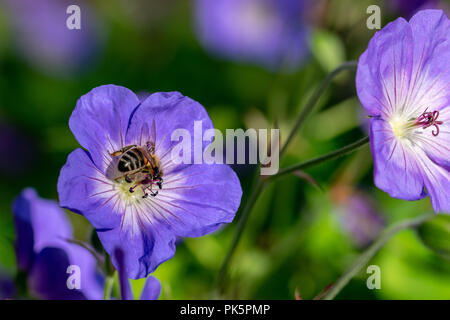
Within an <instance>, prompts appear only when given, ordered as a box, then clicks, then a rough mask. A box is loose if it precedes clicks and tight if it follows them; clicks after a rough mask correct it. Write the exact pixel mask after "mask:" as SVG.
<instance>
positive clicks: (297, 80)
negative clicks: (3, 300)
mask: <svg viewBox="0 0 450 320" xmlns="http://www.w3.org/2000/svg"><path fill="white" fill-rule="evenodd" d="M314 2H315V5H314V9H311V12H309V13H308V14H307V16H308V24H309V28H310V33H311V35H310V40H309V45H310V54H309V57H308V58H307V60H306V61H305V64H304V65H303V66H302V67H301V68H299V69H298V70H297V71H295V72H293V73H288V74H285V73H276V72H269V71H266V70H265V69H263V68H261V67H258V66H254V65H247V64H238V63H234V62H232V61H227V60H225V59H220V58H216V57H214V56H211V55H209V54H208V53H207V52H206V51H205V50H204V49H203V48H202V46H201V45H200V44H199V41H198V40H197V37H196V35H195V32H194V27H193V26H194V21H193V5H194V2H192V1H187V0H170V1H167V0H150V1H144V0H141V1H125V0H123V1H119V0H115V1H112V0H108V1H90V2H89V4H90V7H91V10H93V12H95V14H96V19H98V23H99V25H100V26H99V28H100V30H101V32H100V33H99V34H100V35H99V37H101V46H100V48H99V49H98V52H97V56H96V58H95V59H93V61H92V63H90V64H89V65H88V66H87V67H85V68H84V70H82V71H80V72H74V73H72V74H70V75H67V74H64V75H61V74H55V73H49V72H45V70H44V71H43V70H42V68H39V66H36V65H33V63H30V62H29V60H27V59H25V58H24V56H23V55H22V54H20V53H19V51H18V49H17V46H16V45H15V43H16V41H15V40H17V38H16V37H18V35H17V34H15V33H14V29H13V28H12V27H11V19H13V17H12V16H11V15H9V14H8V11H7V10H5V9H4V7H2V8H1V9H0V10H1V11H0V72H1V76H0V123H1V124H4V125H7V126H8V128H13V129H12V130H14V134H13V137H14V138H17V139H19V142H18V143H20V144H22V145H25V149H26V150H25V151H24V153H23V155H24V156H23V159H22V161H20V163H19V167H18V168H15V169H14V170H9V167H8V166H10V165H11V164H8V165H6V168H5V167H3V168H1V169H0V179H1V183H0V270H3V272H6V273H9V274H14V272H15V255H14V248H13V243H14V237H15V235H14V226H13V222H12V215H11V203H12V201H13V199H14V197H15V196H16V195H17V194H18V193H19V192H20V191H21V190H22V189H23V188H25V187H27V186H31V187H34V188H36V190H37V191H38V193H39V194H40V196H42V197H45V198H50V199H57V197H58V195H57V192H56V182H57V179H58V175H59V170H60V168H61V167H62V165H63V164H64V163H65V161H66V157H67V155H68V154H69V153H70V152H71V151H72V150H73V149H75V148H77V147H79V145H78V143H77V141H76V140H75V138H74V137H73V135H72V133H71V132H70V130H69V127H68V119H69V116H70V114H71V112H72V110H73V108H74V107H75V104H76V101H77V99H78V98H79V97H80V96H81V95H83V94H85V93H87V92H88V91H90V90H91V89H92V88H94V87H96V86H99V85H103V84H109V83H112V84H116V85H121V86H125V87H127V88H129V89H131V90H133V91H134V92H136V93H140V92H143V93H144V92H157V91H180V92H181V93H183V94H184V95H186V96H189V97H191V98H192V99H194V100H197V101H199V102H200V103H201V104H202V105H203V106H205V108H206V109H207V111H208V113H209V115H210V117H211V118H212V120H213V123H214V125H215V127H216V128H218V129H220V130H225V129H226V128H271V127H274V126H275V125H278V126H279V128H280V129H281V137H282V139H283V138H286V136H287V134H288V133H289V130H290V128H291V127H292V125H293V122H294V120H295V117H296V116H297V115H298V114H299V111H300V110H301V108H302V107H303V106H304V103H305V102H306V100H307V98H308V97H309V96H310V95H311V93H312V91H313V90H314V89H315V88H316V87H317V85H318V84H319V82H320V81H321V79H323V78H324V76H325V75H326V74H327V73H328V72H329V71H331V70H332V69H333V68H335V67H337V66H338V65H339V64H341V63H342V62H344V61H348V60H357V59H358V57H359V55H361V53H362V52H363V51H364V50H365V48H366V47H367V43H368V41H369V40H370V38H371V37H372V36H373V34H374V33H375V31H376V30H369V29H367V27H366V19H367V17H368V14H366V8H367V7H368V6H369V5H371V4H378V5H379V6H380V7H381V8H382V15H381V18H382V25H383V26H384V25H385V24H386V23H388V22H389V21H392V20H394V19H395V18H396V17H398V16H399V13H398V12H395V10H391V9H390V7H389V6H388V5H387V4H386V1H374V0H370V1H365V0H363V1H349V0H330V1H325V0H323V1H322V0H320V1H314ZM0 3H1V5H2V6H3V3H2V2H0ZM439 5H441V6H446V5H448V2H447V3H443V2H441V3H440V4H439ZM81 8H82V10H83V6H81ZM319 104H320V106H319V111H318V112H316V113H315V114H313V115H312V116H311V117H310V118H309V119H308V121H307V124H306V125H305V127H304V128H303V129H302V131H301V132H300V133H299V134H297V135H296V137H295V140H294V141H293V143H292V145H291V147H290V148H289V151H288V153H287V155H286V157H285V158H284V159H283V160H282V162H281V167H283V166H286V165H288V164H293V163H297V162H300V161H302V160H305V159H308V158H310V157H313V156H315V155H319V154H322V153H325V152H328V151H331V150H334V149H337V148H339V147H341V146H344V145H345V144H348V143H351V142H353V141H355V140H357V139H358V138H360V137H362V136H363V134H365V133H364V128H363V127H362V126H361V123H363V122H364V114H363V112H362V107H361V106H360V104H359V102H358V99H357V97H356V92H355V85H354V73H353V72H347V73H345V74H343V75H342V76H339V77H338V78H337V79H336V80H335V81H334V82H333V83H332V85H331V87H330V88H329V90H327V91H326V94H324V96H323V97H322V98H321V100H320V103H319ZM14 138H11V139H12V140H11V141H10V143H15V142H14ZM0 152H1V157H2V158H4V157H8V156H9V154H10V153H9V152H10V149H6V150H5V149H3V150H0ZM236 170H237V172H238V174H239V177H240V180H241V183H242V187H243V189H244V196H243V201H245V200H246V197H247V196H248V194H249V188H250V187H251V182H252V180H253V172H252V168H247V167H238V168H236ZM307 173H308V174H309V175H310V176H312V177H313V178H314V180H315V181H316V182H317V183H318V184H319V185H320V187H321V189H322V190H321V189H319V188H316V187H314V186H313V185H312V184H311V183H308V182H307V181H305V180H304V179H300V178H299V177H296V176H287V177H285V178H282V179H280V180H278V181H276V182H275V183H274V184H272V185H271V186H270V187H269V188H267V190H265V192H264V193H263V194H262V196H261V197H260V199H259V201H258V202H257V204H256V206H255V208H254V210H253V212H252V215H251V217H250V220H249V221H248V224H247V228H246V230H245V233H244V237H243V239H242V240H241V242H240V244H239V247H238V249H237V251H236V254H235V256H234V259H233V261H232V264H231V266H230V277H229V279H228V280H227V283H226V291H225V293H224V294H223V295H219V294H218V293H217V291H216V290H215V280H216V276H217V273H218V270H219V267H220V264H221V262H222V261H223V258H224V256H225V253H226V251H227V249H228V248H229V245H230V243H231V238H232V236H233V233H234V232H235V229H236V222H237V219H238V217H237V218H236V219H235V221H234V222H233V223H232V224H230V225H228V226H225V227H224V228H223V229H222V230H220V231H219V232H217V233H215V234H212V235H208V236H205V237H202V238H196V239H184V240H183V241H181V242H180V243H179V245H178V247H177V251H176V254H175V257H174V258H173V259H171V260H169V261H168V262H166V263H164V264H162V265H161V266H160V267H159V268H158V269H157V270H156V272H155V273H154V275H155V276H156V277H157V278H159V279H160V281H161V283H162V288H163V289H162V290H163V292H162V295H161V299H208V298H232V299H234V298H243V299H294V292H295V289H296V288H298V291H299V292H300V295H301V296H302V298H304V299H312V298H313V297H314V296H316V295H317V294H319V293H320V292H321V291H322V290H323V288H325V287H326V286H327V285H328V284H330V283H332V282H333V281H335V280H336V279H337V278H338V277H339V276H340V275H341V274H342V273H343V272H344V271H345V270H346V268H347V267H348V266H349V265H350V264H351V263H352V262H353V261H354V259H355V258H356V257H357V255H358V254H359V253H360V252H362V250H364V248H365V247H366V246H367V244H368V243H369V242H370V241H369V242H366V243H363V244H361V243H360V242H358V239H357V237H355V235H354V234H353V233H352V232H350V231H349V230H348V229H346V228H345V222H344V221H346V220H345V219H356V221H361V219H362V220H363V221H362V222H361V223H360V224H361V225H364V224H369V226H371V224H372V223H373V222H371V220H370V218H367V217H366V218H365V217H359V218H358V214H359V212H356V213H355V212H354V210H353V211H352V209H351V208H349V206H348V205H346V203H347V202H346V201H345V200H346V199H347V198H348V197H349V196H350V195H353V194H356V193H358V194H359V193H361V192H364V194H365V195H367V196H368V197H369V198H371V199H372V200H373V204H371V206H373V207H374V211H375V212H377V214H379V216H380V217H381V218H380V219H381V220H380V221H383V224H386V225H388V224H391V223H393V222H395V221H399V220H401V219H404V218H407V217H414V216H417V215H420V214H422V213H424V212H427V211H429V210H431V205H430V203H429V199H425V200H422V201H417V202H406V201H401V200H396V199H392V198H390V197H389V196H388V195H387V194H385V193H383V192H382V191H380V190H378V189H376V188H375V186H374V184H373V179H372V159H371V155H370V150H369V148H368V147H367V146H366V147H364V148H362V149H360V150H359V151H357V152H356V153H353V154H351V155H350V156H347V157H345V158H342V159H339V160H335V161H331V162H329V163H326V164H323V165H320V166H318V167H315V168H313V169H311V170H308V171H307ZM357 190H358V191H357ZM67 214H68V216H69V217H70V219H71V220H72V221H73V224H74V229H75V235H76V237H77V238H78V239H80V240H83V241H84V240H87V239H88V238H89V235H90V232H91V231H92V230H91V227H90V225H89V223H88V222H87V221H86V220H85V219H84V218H83V217H81V216H79V215H76V214H74V213H69V212H68V213H67ZM355 215H356V218H355ZM364 219H366V220H364ZM357 225H358V223H357ZM372 239H373V235H372ZM447 239H448V238H447ZM449 247H450V245H449ZM370 264H376V265H378V266H380V268H381V289H380V290H369V289H367V287H366V280H367V277H368V275H367V274H366V272H365V268H364V269H363V270H362V272H361V273H360V274H359V275H358V276H357V277H356V278H354V279H353V280H352V281H351V282H350V284H349V285H348V286H347V287H346V288H345V289H344V290H343V291H342V292H341V293H340V294H339V296H338V299H450V261H449V260H448V259H446V258H445V257H443V256H441V255H439V254H437V253H435V252H433V251H432V250H430V249H429V248H428V247H427V246H425V245H424V244H423V243H422V242H421V240H420V238H419V237H418V236H417V234H416V232H414V231H413V230H408V231H404V232H401V233H399V234H398V235H396V236H395V237H394V238H393V239H392V240H391V241H389V243H388V244H387V245H386V246H385V247H384V248H383V249H382V250H381V251H380V252H379V253H378V254H377V255H376V256H375V258H374V259H373V260H372V261H371V262H370ZM143 283H144V282H143V280H137V281H133V286H134V289H135V291H136V295H137V293H138V292H139V290H140V288H142V286H143Z"/></svg>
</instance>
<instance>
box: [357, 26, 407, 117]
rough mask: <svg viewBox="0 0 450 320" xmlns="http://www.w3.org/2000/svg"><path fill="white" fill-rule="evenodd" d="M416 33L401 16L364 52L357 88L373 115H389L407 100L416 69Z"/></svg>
mask: <svg viewBox="0 0 450 320" xmlns="http://www.w3.org/2000/svg"><path fill="white" fill-rule="evenodd" d="M412 55H413V44H412V32H411V27H410V26H409V24H408V22H406V21H405V20H404V19H403V18H399V19H397V20H395V21H393V22H391V23H389V24H388V25H386V27H384V28H383V29H382V30H380V31H378V32H377V33H375V35H374V36H373V38H372V40H371V41H370V43H369V46H368V48H367V50H366V51H365V52H364V53H363V54H362V55H361V57H360V59H359V62H358V70H357V74H356V88H357V93H358V97H359V100H360V101H361V104H362V105H363V107H364V108H366V109H367V111H368V112H369V113H370V114H371V115H373V116H380V115H384V116H385V117H388V116H389V115H391V114H393V113H394V112H396V111H397V110H398V109H399V108H400V107H402V105H403V102H404V101H405V100H406V97H407V93H408V89H409V80H410V78H411V70H412V64H413V60H412Z"/></svg>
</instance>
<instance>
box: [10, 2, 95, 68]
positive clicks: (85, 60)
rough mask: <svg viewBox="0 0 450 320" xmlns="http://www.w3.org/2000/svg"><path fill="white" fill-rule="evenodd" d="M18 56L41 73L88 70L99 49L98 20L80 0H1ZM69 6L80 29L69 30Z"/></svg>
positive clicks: (90, 9) (86, 4) (87, 4)
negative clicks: (77, 15)
mask: <svg viewBox="0 0 450 320" xmlns="http://www.w3.org/2000/svg"><path fill="white" fill-rule="evenodd" d="M3 2H4V4H5V7H6V9H7V12H8V14H9V16H10V22H11V29H12V32H13V35H14V37H13V38H14V41H15V42H16V45H17V48H18V50H19V52H20V54H21V55H22V56H23V57H24V58H25V59H26V60H27V61H28V62H29V63H30V64H31V65H33V66H34V67H35V68H37V69H39V70H41V71H43V72H44V73H47V74H51V75H58V76H67V75H71V74H74V73H78V72H80V71H83V70H86V69H88V67H89V66H90V64H91V63H92V62H93V61H94V60H95V58H96V56H97V55H98V52H99V49H100V47H101V46H102V40H101V39H102V35H101V31H100V26H99V18H98V17H97V16H96V14H95V13H94V11H93V9H92V7H91V6H90V5H89V3H87V2H85V1H83V0H39V1H34V0H4V1H3ZM70 5H77V6H79V8H80V13H81V15H80V16H81V25H80V26H81V29H69V28H68V27H67V24H66V21H67V19H68V18H69V16H70V15H71V14H70V13H67V12H66V11H67V8H68V7H69V6H70Z"/></svg>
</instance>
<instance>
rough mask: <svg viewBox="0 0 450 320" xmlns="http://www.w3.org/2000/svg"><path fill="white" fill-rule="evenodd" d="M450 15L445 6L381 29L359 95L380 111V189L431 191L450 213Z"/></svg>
mask: <svg viewBox="0 0 450 320" xmlns="http://www.w3.org/2000/svg"><path fill="white" fill-rule="evenodd" d="M449 61H450V22H449V19H448V18H447V17H446V16H445V14H444V13H443V12H442V11H440V10H424V11H420V12H418V13H417V14H416V15H415V16H414V17H412V18H411V20H410V21H409V22H407V21H406V20H404V19H403V18H399V19H397V20H395V21H394V22H391V23H389V24H388V25H387V26H386V27H384V28H383V29H382V30H380V31H378V32H377V33H376V34H375V35H374V37H373V38H372V40H371V41H370V43H369V46H368V48H367V50H366V51H365V52H364V53H363V54H362V56H361V57H360V59H359V63H358V71H357V76H356V86H357V92H358V96H359V99H360V101H361V103H362V105H363V106H364V108H366V109H367V111H368V112H369V114H370V115H371V116H372V118H371V121H370V143H371V150H372V155H373V159H374V179H375V184H376V186H377V187H378V188H380V189H382V190H384V191H385V192H387V193H388V194H389V195H391V196H392V197H395V198H400V199H404V200H419V199H422V198H424V197H425V196H426V195H429V196H430V199H431V203H432V205H433V208H434V210H435V211H436V212H445V213H449V212H450V171H449V170H450V163H449V158H450V144H449V141H450V91H449V88H450V68H449V66H448V63H449Z"/></svg>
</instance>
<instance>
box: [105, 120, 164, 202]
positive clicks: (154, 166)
mask: <svg viewBox="0 0 450 320" xmlns="http://www.w3.org/2000/svg"><path fill="white" fill-rule="evenodd" d="M152 129H153V131H154V123H153V128H152ZM111 156H113V157H119V159H118V162H117V170H118V172H120V174H121V175H120V176H119V177H116V178H115V181H120V180H122V179H124V180H125V181H126V182H127V183H133V185H132V186H131V187H130V189H129V191H130V193H133V192H134V191H135V189H136V188H137V187H138V186H140V187H141V188H142V191H143V193H144V195H143V196H142V198H147V197H148V195H149V194H148V193H147V191H150V195H151V196H153V197H155V196H156V195H157V194H158V190H156V192H155V191H153V186H154V185H156V186H157V187H158V188H159V189H162V184H163V179H162V175H163V172H162V170H161V163H160V161H159V159H158V157H157V156H156V154H155V142H153V141H148V142H147V143H146V145H145V146H144V147H142V146H138V145H130V146H126V147H124V148H122V149H120V150H118V151H115V152H113V153H111Z"/></svg>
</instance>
